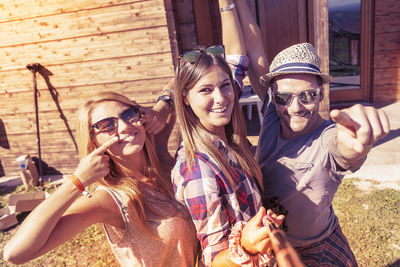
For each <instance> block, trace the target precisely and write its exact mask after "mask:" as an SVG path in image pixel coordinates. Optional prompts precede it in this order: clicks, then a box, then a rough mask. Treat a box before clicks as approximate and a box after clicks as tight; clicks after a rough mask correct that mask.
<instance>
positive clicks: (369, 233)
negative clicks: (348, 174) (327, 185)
mask: <svg viewBox="0 0 400 267" xmlns="http://www.w3.org/2000/svg"><path fill="white" fill-rule="evenodd" d="M354 181H357V179H345V180H344V181H343V183H342V185H340V187H339V191H338V192H337V194H336V196H335V199H334V201H333V207H334V209H335V212H336V215H337V216H338V218H339V221H340V225H341V227H342V230H343V232H344V234H345V235H346V237H347V240H348V241H349V243H350V247H351V249H352V250H353V252H354V255H355V256H356V258H357V261H358V264H359V265H360V266H365V267H367V266H400V191H396V190H393V189H384V190H371V191H368V192H364V191H361V190H359V189H358V188H357V187H356V186H355V185H354V184H353V182H354Z"/></svg>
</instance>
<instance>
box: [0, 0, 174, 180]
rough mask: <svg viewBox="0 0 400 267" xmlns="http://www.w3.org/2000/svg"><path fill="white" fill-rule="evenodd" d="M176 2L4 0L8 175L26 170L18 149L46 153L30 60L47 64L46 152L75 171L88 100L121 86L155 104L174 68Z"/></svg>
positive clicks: (1, 120)
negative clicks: (80, 115) (81, 114)
mask: <svg viewBox="0 0 400 267" xmlns="http://www.w3.org/2000/svg"><path fill="white" fill-rule="evenodd" d="M166 9H167V10H166ZM171 9H172V6H171V2H170V0H165V1H164V0H147V1H146V0H113V1H108V0H85V1H81V0H69V1H64V0H3V1H2V2H1V3H0V40H1V43H0V57H1V59H2V60H1V63H0V103H1V106H0V143H1V147H0V161H1V166H0V167H1V168H2V172H3V173H2V175H7V176H10V175H17V174H18V172H19V166H18V165H17V163H16V161H15V160H16V158H17V157H18V156H20V155H23V154H28V153H29V154H30V155H31V156H36V157H37V156H38V154H37V142H36V123H35V107H34V100H33V99H34V95H33V82H32V73H31V72H30V71H29V70H28V69H27V68H26V66H27V64H30V63H40V64H41V65H42V66H44V67H45V69H46V74H45V77H42V76H41V75H39V74H37V87H38V90H39V93H40V94H39V96H38V113H39V126H40V139H41V151H42V160H43V161H44V162H45V163H47V164H48V165H49V166H50V167H52V168H55V169H56V170H58V171H59V172H61V173H68V172H71V171H72V170H74V169H75V168H76V166H77V163H78V156H77V151H76V147H75V143H76V140H75V137H74V136H75V129H76V127H75V124H76V111H77V108H78V105H79V104H80V102H82V101H83V100H85V99H88V98H89V97H90V96H92V95H95V94H97V93H99V92H103V91H116V92H119V93H122V94H124V95H126V96H128V97H129V98H132V97H134V98H135V99H136V101H137V102H139V103H140V104H144V105H152V104H154V102H155V101H156V99H157V96H158V95H159V93H160V91H161V89H162V86H163V85H164V84H165V83H166V82H167V81H168V79H170V78H171V77H172V76H173V64H172V56H171V55H172V53H173V52H174V51H173V50H174V49H175V48H174V47H173V44H175V45H176V40H175V42H174V38H175V36H174V34H175V30H174V29H173V26H174V25H173V23H170V25H169V27H170V28H168V24H167V16H169V21H170V20H171V18H170V16H171V14H172V10H171ZM170 37H171V38H170ZM171 44H172V48H171ZM46 75H48V76H46ZM63 118H65V119H63ZM172 143H174V140H173V141H172ZM44 171H45V170H44Z"/></svg>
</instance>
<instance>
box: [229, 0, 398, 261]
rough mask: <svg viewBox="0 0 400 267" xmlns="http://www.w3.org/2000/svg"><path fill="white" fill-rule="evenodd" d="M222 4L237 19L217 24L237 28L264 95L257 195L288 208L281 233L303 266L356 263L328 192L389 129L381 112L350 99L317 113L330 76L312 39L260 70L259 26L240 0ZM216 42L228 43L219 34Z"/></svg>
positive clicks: (263, 57) (233, 30) (262, 59)
mask: <svg viewBox="0 0 400 267" xmlns="http://www.w3.org/2000/svg"><path fill="white" fill-rule="evenodd" d="M229 7H230V8H229V9H228V8H226V9H223V8H221V10H223V12H232V13H235V12H237V16H236V17H239V21H240V22H239V23H240V27H235V26H232V25H224V20H223V21H222V24H223V29H224V28H225V29H226V28H229V32H230V34H232V35H233V34H238V35H239V36H240V35H241V36H243V39H244V41H245V44H246V53H247V56H248V57H249V58H250V67H249V78H250V81H251V85H252V87H253V90H254V91H255V92H256V93H257V95H258V96H259V97H260V98H261V99H262V100H264V114H263V116H264V118H263V123H262V126H261V132H260V137H259V143H258V147H257V152H256V157H257V160H258V162H259V164H260V167H261V170H262V173H263V182H264V189H265V191H264V192H263V196H264V197H265V199H269V198H274V197H278V198H279V201H280V204H282V205H283V206H284V207H285V208H286V210H287V211H288V214H287V216H286V219H287V225H288V231H287V236H288V239H289V241H290V242H291V244H292V245H293V246H294V247H295V248H296V250H297V251H298V252H299V254H300V257H301V260H302V261H303V262H304V263H305V264H306V265H307V266H357V262H356V259H355V257H354V255H353V253H352V251H351V249H350V247H349V245H348V243H347V240H346V238H345V236H344V235H343V233H342V232H341V229H340V226H339V222H338V219H337V217H336V215H335V213H334V210H333V208H332V200H333V197H334V195H335V193H336V191H337V189H338V186H339V184H340V183H341V181H342V178H343V176H344V175H345V174H347V173H350V172H352V171H355V170H357V169H358V168H359V167H360V166H361V165H362V164H363V162H364V161H365V158H366V156H367V154H368V152H369V151H370V149H371V148H372V146H373V145H374V144H375V143H376V142H377V141H378V140H379V139H381V138H383V137H384V136H385V135H386V134H387V133H388V132H389V128H390V127H389V121H388V119H387V116H386V114H385V113H384V112H383V111H381V110H377V109H375V108H373V107H369V106H362V105H359V104H357V105H354V106H352V107H350V108H347V109H343V110H340V111H339V110H332V111H331V113H330V116H331V119H332V120H324V119H323V118H322V117H321V116H320V115H319V113H318V111H319V107H320V102H321V100H322V99H323V98H324V92H323V89H322V85H324V84H327V83H329V82H330V81H331V79H332V78H331V76H329V75H328V74H324V73H321V71H320V64H321V60H320V57H319V56H318V54H317V53H316V51H315V49H314V47H313V46H312V45H311V44H309V43H302V44H296V45H293V46H290V47H288V48H286V49H284V50H283V51H281V52H280V53H278V54H277V55H276V57H275V58H274V59H273V61H272V63H271V66H270V67H269V71H268V65H269V64H268V61H267V58H266V55H265V51H264V47H263V44H262V41H261V35H260V31H259V28H258V26H257V24H256V22H255V20H254V18H253V17H252V14H251V12H250V10H249V8H248V6H247V4H246V1H242V0H237V1H235V2H233V4H230V5H229ZM224 15H225V14H224ZM225 17H227V16H225ZM229 26H231V27H229ZM224 44H225V46H226V47H227V46H230V45H233V44H230V43H229V42H225V40H224ZM260 77H261V78H260ZM259 78H260V79H259ZM259 81H260V82H261V83H260V82H259ZM267 91H268V94H267Z"/></svg>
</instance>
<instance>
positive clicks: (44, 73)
mask: <svg viewBox="0 0 400 267" xmlns="http://www.w3.org/2000/svg"><path fill="white" fill-rule="evenodd" d="M36 64H37V71H38V72H39V74H40V75H41V76H42V77H43V79H44V80H45V82H46V85H47V87H48V89H49V92H50V94H51V97H52V98H53V101H54V103H55V104H56V106H57V110H58V112H59V113H60V118H61V119H62V120H63V121H64V124H65V127H66V128H67V131H68V134H69V136H70V137H71V140H72V142H73V143H74V146H75V150H76V152H78V146H77V144H76V141H75V138H74V135H73V134H72V130H71V128H70V126H69V124H68V120H67V118H66V117H65V115H64V112H63V110H62V108H61V106H60V102H59V100H58V97H59V94H58V91H57V89H56V88H55V87H54V86H53V85H52V84H51V82H50V76H52V75H53V73H52V72H51V71H50V70H48V69H47V68H45V67H44V66H42V65H40V64H39V63H36Z"/></svg>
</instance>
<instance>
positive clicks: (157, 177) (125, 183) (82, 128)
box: [77, 92, 173, 230]
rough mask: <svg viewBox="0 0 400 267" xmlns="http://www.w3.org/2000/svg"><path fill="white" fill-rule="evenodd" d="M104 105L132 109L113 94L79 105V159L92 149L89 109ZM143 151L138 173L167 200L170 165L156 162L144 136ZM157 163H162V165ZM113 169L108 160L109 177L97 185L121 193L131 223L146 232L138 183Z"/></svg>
mask: <svg viewBox="0 0 400 267" xmlns="http://www.w3.org/2000/svg"><path fill="white" fill-rule="evenodd" d="M108 101H114V102H118V103H121V104H125V105H128V106H132V105H136V103H135V102H133V101H131V100H129V99H128V98H127V97H125V96H123V95H120V94H117V93H113V92H104V93H100V94H98V95H96V96H95V97H93V98H92V99H90V100H89V101H87V102H86V103H85V104H83V105H82V106H81V107H80V109H79V111H78V127H77V141H78V151H79V158H80V159H82V158H83V157H85V156H87V155H88V154H90V153H91V152H92V151H93V150H94V149H95V148H96V144H95V142H94V140H93V138H92V137H91V133H90V126H91V125H92V123H93V122H92V121H90V118H91V117H92V112H93V109H94V108H95V107H96V106H97V105H98V104H100V103H103V102H108ZM143 151H144V155H145V166H144V167H143V170H142V171H143V174H144V175H145V176H146V178H148V179H150V180H152V181H154V183H155V185H156V186H157V187H158V188H160V189H161V188H162V189H164V190H160V191H161V192H167V193H168V194H169V196H171V195H172V194H173V190H172V185H171V182H170V172H171V167H172V162H170V161H168V159H167V158H159V157H158V156H157V153H156V150H155V145H154V138H153V136H150V135H146V139H145V142H144V146H143ZM160 160H163V162H162V164H161V162H160ZM116 165H117V163H115V162H114V161H112V159H110V173H109V174H108V175H106V176H105V177H104V178H102V179H100V180H99V181H98V184H100V185H103V186H105V187H108V188H112V189H115V190H118V191H120V192H124V193H125V196H124V197H126V198H127V199H126V205H127V207H128V213H129V216H130V218H131V220H133V221H134V222H136V223H137V224H138V225H139V226H142V227H143V228H144V229H146V230H147V227H146V224H145V221H146V215H145V212H144V202H143V195H142V192H141V190H140V189H139V182H140V181H138V180H137V179H136V178H135V177H127V176H126V174H124V173H120V172H118V171H117V170H118V169H120V168H117V167H118V166H116Z"/></svg>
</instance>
